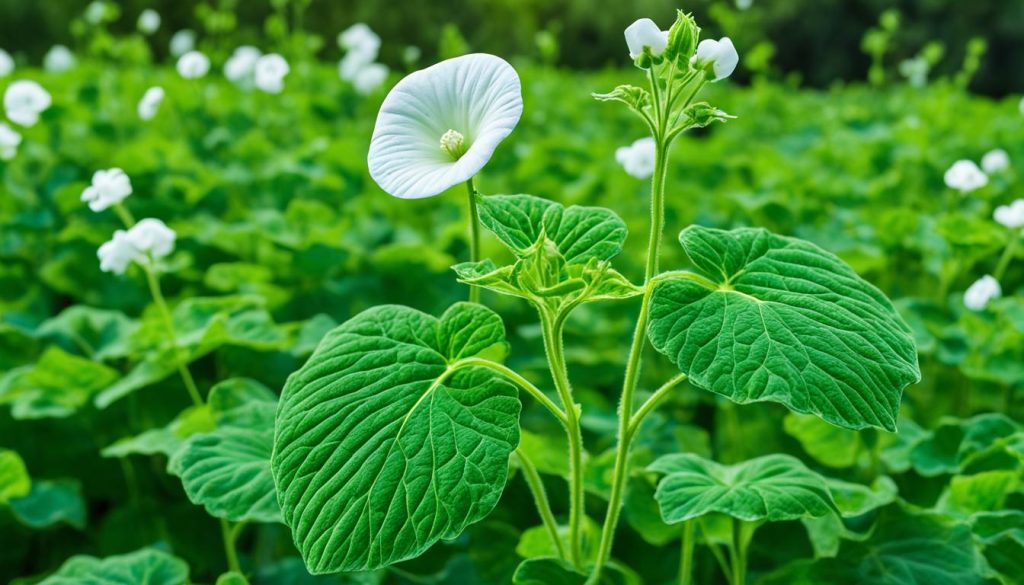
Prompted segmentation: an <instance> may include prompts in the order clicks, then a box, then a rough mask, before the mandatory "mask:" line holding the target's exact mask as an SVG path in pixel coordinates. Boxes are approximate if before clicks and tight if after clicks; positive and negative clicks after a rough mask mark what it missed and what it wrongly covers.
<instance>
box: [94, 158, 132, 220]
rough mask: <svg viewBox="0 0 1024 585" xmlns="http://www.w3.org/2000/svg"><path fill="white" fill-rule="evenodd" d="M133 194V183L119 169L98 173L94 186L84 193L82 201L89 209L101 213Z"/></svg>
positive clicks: (96, 173)
mask: <svg viewBox="0 0 1024 585" xmlns="http://www.w3.org/2000/svg"><path fill="white" fill-rule="evenodd" d="M131 194H132V182H131V180H130V179H129V178H128V175H126V174H125V172H124V171H122V170H121V169H118V168H113V169H107V170H105V171H96V172H95V173H94V174H93V176H92V184H91V185H89V186H88V187H86V188H85V191H82V201H84V202H86V203H88V204H89V209H91V210H93V211H96V212H99V211H103V210H104V209H106V208H108V207H110V206H111V205H115V204H117V203H120V202H122V201H124V200H125V198H126V197H128V196H129V195H131Z"/></svg>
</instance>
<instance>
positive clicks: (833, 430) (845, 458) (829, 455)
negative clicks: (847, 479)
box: [783, 412, 862, 469]
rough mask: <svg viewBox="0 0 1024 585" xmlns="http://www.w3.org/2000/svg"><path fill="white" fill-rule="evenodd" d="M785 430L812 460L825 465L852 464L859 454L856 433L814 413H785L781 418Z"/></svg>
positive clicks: (844, 465) (860, 446)
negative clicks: (811, 414) (812, 414)
mask: <svg viewBox="0 0 1024 585" xmlns="http://www.w3.org/2000/svg"><path fill="white" fill-rule="evenodd" d="M783 428H785V429H786V433H787V434H788V435H789V436H791V437H793V438H794V439H796V440H797V441H800V444H801V445H803V448H804V451H807V454H808V455H810V456H811V457H813V458H814V460H815V461H817V462H818V463H821V464H822V465H827V466H829V467H836V468H840V469H842V468H844V467H852V466H853V465H854V464H856V463H857V456H858V455H859V454H860V453H861V449H862V445H861V441H860V435H858V434H857V433H856V432H854V431H851V430H848V429H844V428H840V427H837V426H835V425H831V424H829V423H827V422H825V421H823V420H821V419H820V418H818V417H816V416H809V415H802V414H796V413H792V412H791V413H789V414H787V415H786V418H785V419H784V420H783Z"/></svg>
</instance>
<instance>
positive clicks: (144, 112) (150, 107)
mask: <svg viewBox="0 0 1024 585" xmlns="http://www.w3.org/2000/svg"><path fill="white" fill-rule="evenodd" d="M163 101H164V88H162V87H151V88H149V89H147V90H146V93H144V94H143V95H142V99H141V100H139V105H138V108H137V109H138V111H139V117H140V118H142V119H143V120H152V119H153V118H154V117H155V116H156V113H157V112H158V111H159V110H160V104H161V103H162V102H163Z"/></svg>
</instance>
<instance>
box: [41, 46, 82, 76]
mask: <svg viewBox="0 0 1024 585" xmlns="http://www.w3.org/2000/svg"><path fill="white" fill-rule="evenodd" d="M75 63H76V61H75V55H74V53H72V52H71V49H69V48H67V47H65V46H64V45H54V46H52V47H50V50H49V51H47V52H46V55H45V56H44V57H43V69H45V70H47V71H49V72H50V73H63V72H65V71H67V70H69V69H71V68H72V67H74V66H75Z"/></svg>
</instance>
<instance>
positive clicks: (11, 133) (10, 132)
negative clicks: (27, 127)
mask: <svg viewBox="0 0 1024 585" xmlns="http://www.w3.org/2000/svg"><path fill="white" fill-rule="evenodd" d="M19 144H21V134H18V133H17V132H16V131H15V130H14V128H11V127H10V126H8V125H7V124H5V123H3V122H0V160H11V159H12V158H14V155H15V154H17V153H18V145H19Z"/></svg>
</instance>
